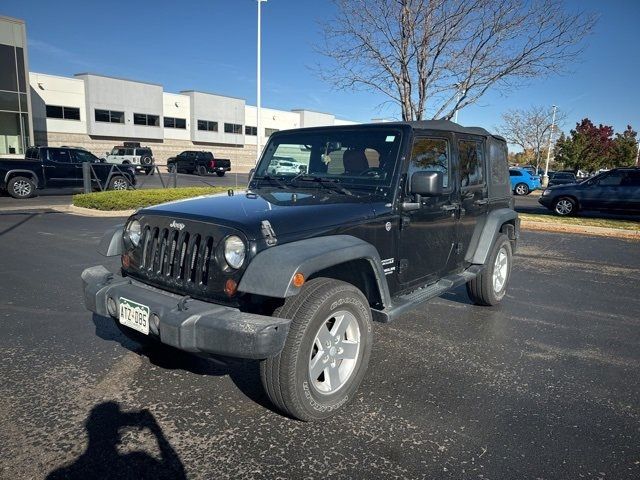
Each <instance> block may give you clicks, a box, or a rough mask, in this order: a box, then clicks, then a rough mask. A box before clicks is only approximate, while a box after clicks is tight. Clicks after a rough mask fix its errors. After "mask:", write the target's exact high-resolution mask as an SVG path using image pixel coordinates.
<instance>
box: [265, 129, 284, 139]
mask: <svg viewBox="0 0 640 480" xmlns="http://www.w3.org/2000/svg"><path fill="white" fill-rule="evenodd" d="M279 131H280V130H278V129H277V128H265V129H264V136H265V137H267V138H269V137H270V136H271V135H273V134H274V133H276V132H279Z"/></svg>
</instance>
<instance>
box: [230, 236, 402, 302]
mask: <svg viewBox="0 0 640 480" xmlns="http://www.w3.org/2000/svg"><path fill="white" fill-rule="evenodd" d="M361 259H364V260H367V261H368V262H369V264H370V265H371V268H372V270H373V273H374V275H375V278H376V283H377V286H378V290H379V293H380V298H381V299H382V303H383V304H384V305H389V304H390V302H391V295H390V294H389V286H388V285H387V280H386V278H385V275H384V269H383V267H382V262H381V260H380V256H379V254H378V250H377V249H376V248H375V247H374V246H373V245H371V244H370V243H368V242H365V241H364V240H361V239H359V238H356V237H353V236H351V235H329V236H325V237H316V238H309V239H306V240H298V241H296V242H291V243H285V244H283V245H278V246H276V247H271V248H268V249H266V250H263V251H261V252H260V253H258V254H257V255H256V256H255V257H254V258H253V260H252V261H251V262H250V263H249V266H248V267H247V269H246V271H245V272H244V275H243V276H242V280H240V285H239V286H238V291H240V292H244V293H253V294H256V295H263V296H266V297H275V298H286V297H290V296H292V295H296V294H297V293H298V292H299V291H300V287H296V286H294V285H293V276H294V275H295V274H296V273H301V274H302V275H304V278H309V277H310V276H311V275H313V274H314V273H316V272H318V271H320V270H323V269H325V268H328V267H332V266H334V265H338V264H341V263H344V262H348V261H350V260H361Z"/></svg>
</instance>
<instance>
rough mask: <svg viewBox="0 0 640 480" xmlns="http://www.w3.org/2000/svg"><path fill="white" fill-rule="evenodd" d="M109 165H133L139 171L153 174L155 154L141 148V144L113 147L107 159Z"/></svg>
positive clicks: (129, 143)
mask: <svg viewBox="0 0 640 480" xmlns="http://www.w3.org/2000/svg"><path fill="white" fill-rule="evenodd" d="M105 161H106V162H107V163H117V164H124V165H133V166H135V168H136V170H137V171H144V173H146V174H147V175H149V174H153V167H154V163H155V162H154V159H153V152H152V151H151V149H150V148H149V147H141V146H140V144H139V143H133V142H125V143H124V145H120V146H116V147H113V149H112V150H111V152H107V156H106V157H105Z"/></svg>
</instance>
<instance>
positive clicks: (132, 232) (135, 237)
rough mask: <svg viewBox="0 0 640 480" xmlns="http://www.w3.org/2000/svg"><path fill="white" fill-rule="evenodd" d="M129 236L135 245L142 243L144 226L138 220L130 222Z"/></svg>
mask: <svg viewBox="0 0 640 480" xmlns="http://www.w3.org/2000/svg"><path fill="white" fill-rule="evenodd" d="M126 234H127V238H128V239H129V240H130V241H131V243H133V246H134V247H137V246H138V245H140V238H141V237H142V226H141V225H140V222H139V221H138V220H134V221H132V222H129V225H127V231H126Z"/></svg>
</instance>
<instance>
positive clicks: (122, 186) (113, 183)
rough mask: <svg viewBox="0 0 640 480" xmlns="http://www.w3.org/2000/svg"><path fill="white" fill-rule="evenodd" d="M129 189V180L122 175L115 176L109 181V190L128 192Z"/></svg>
mask: <svg viewBox="0 0 640 480" xmlns="http://www.w3.org/2000/svg"><path fill="white" fill-rule="evenodd" d="M128 188H129V183H128V182H127V179H126V178H124V177H123V176H121V175H114V176H113V177H111V180H109V187H108V188H107V190H127V189H128Z"/></svg>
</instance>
